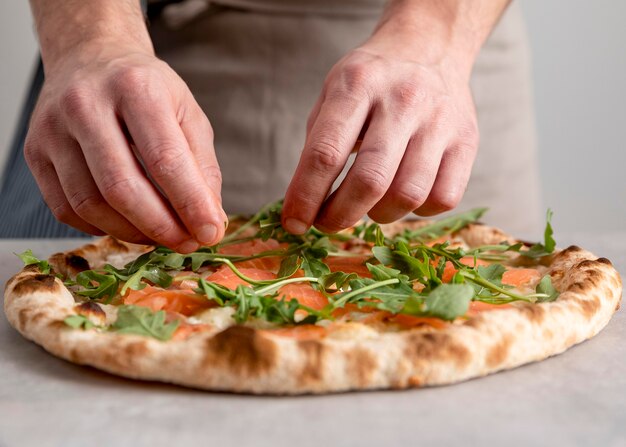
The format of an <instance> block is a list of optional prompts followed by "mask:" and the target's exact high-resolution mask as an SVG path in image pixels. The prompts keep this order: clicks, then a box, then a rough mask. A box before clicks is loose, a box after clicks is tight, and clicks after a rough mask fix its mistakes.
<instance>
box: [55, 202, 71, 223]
mask: <svg viewBox="0 0 626 447" xmlns="http://www.w3.org/2000/svg"><path fill="white" fill-rule="evenodd" d="M49 206H50V211H51V212H52V215H53V216H54V218H55V219H56V220H58V221H59V222H62V223H64V224H67V225H71V223H72V221H73V217H74V210H73V209H72V207H71V206H70V204H69V203H68V202H66V201H63V202H61V203H59V204H56V205H49Z"/></svg>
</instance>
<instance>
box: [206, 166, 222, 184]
mask: <svg viewBox="0 0 626 447" xmlns="http://www.w3.org/2000/svg"><path fill="white" fill-rule="evenodd" d="M203 170H204V175H205V176H206V177H207V178H209V179H211V182H212V183H216V184H220V185H221V184H222V171H221V170H220V168H219V166H215V165H211V166H206V167H205V168H203Z"/></svg>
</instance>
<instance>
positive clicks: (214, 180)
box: [180, 93, 226, 219]
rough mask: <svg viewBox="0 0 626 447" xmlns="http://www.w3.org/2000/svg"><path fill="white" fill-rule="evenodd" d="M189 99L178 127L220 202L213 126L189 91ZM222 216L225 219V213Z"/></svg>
mask: <svg viewBox="0 0 626 447" xmlns="http://www.w3.org/2000/svg"><path fill="white" fill-rule="evenodd" d="M190 101H191V102H192V103H193V105H192V106H190V107H189V111H188V113H185V115H184V116H183V119H182V120H181V123H180V127H181V129H182V131H183V134H184V135H185V138H186V139H187V142H188V143H189V149H190V150H191V152H192V153H193V155H194V157H195V159H196V162H197V163H198V166H199V167H200V171H201V172H202V174H203V175H204V179H205V181H206V182H207V184H208V185H209V188H211V190H212V191H213V193H214V195H215V196H216V197H217V198H218V199H219V201H220V204H221V203H222V174H221V171H220V167H219V163H218V161H217V157H216V156H215V148H214V146H213V128H212V127H211V123H210V122H209V120H208V118H207V116H206V115H205V114H204V112H203V111H202V109H201V108H200V106H199V105H198V104H197V103H196V102H195V100H194V99H193V97H191V93H190ZM223 217H224V219H226V215H224V216H223Z"/></svg>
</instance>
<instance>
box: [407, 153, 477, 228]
mask: <svg viewBox="0 0 626 447" xmlns="http://www.w3.org/2000/svg"><path fill="white" fill-rule="evenodd" d="M475 158H476V149H475V147H474V146H466V145H460V144H457V145H455V146H452V147H451V148H448V149H447V150H446V151H445V152H444V154H443V158H442V159H441V165H440V166H439V171H438V172H437V178H436V179H435V184H434V185H433V188H432V190H431V191H430V194H429V195H428V199H426V202H424V204H423V205H422V206H420V207H419V208H418V209H416V210H415V214H418V215H420V216H433V215H435V214H439V213H442V212H444V211H448V210H451V209H453V208H455V207H456V206H457V205H458V204H459V202H460V201H461V199H462V198H463V194H464V193H465V188H466V187H467V182H468V181H469V178H470V174H471V172H472V165H473V163H474V159H475Z"/></svg>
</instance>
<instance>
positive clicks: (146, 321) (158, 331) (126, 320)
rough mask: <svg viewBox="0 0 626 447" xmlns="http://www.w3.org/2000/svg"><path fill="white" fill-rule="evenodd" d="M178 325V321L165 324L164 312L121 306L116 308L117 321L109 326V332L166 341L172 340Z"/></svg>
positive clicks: (140, 307)
mask: <svg viewBox="0 0 626 447" xmlns="http://www.w3.org/2000/svg"><path fill="white" fill-rule="evenodd" d="M179 324H180V322H179V321H172V322H171V323H166V322H165V311H162V310H159V311H157V312H152V311H151V310H150V309H148V308H147V307H142V306H132V305H122V306H118V308H117V320H115V323H113V324H112V325H111V330H113V331H115V332H119V333H122V334H137V335H144V336H146V337H153V338H156V339H158V340H161V341H167V340H169V339H170V338H172V335H173V334H174V331H176V328H178V325H179Z"/></svg>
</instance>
